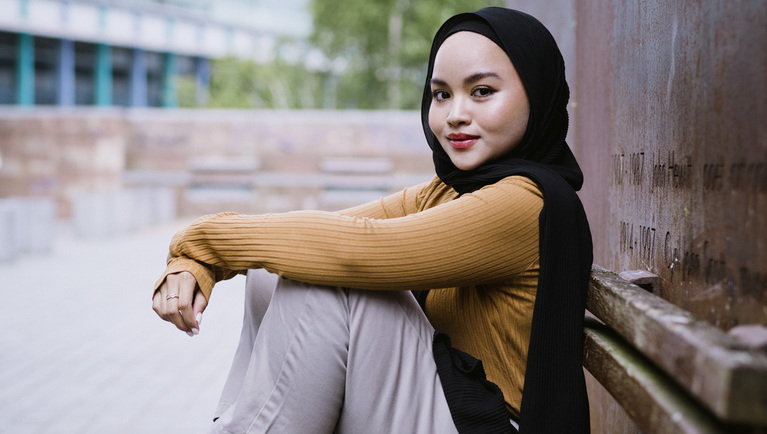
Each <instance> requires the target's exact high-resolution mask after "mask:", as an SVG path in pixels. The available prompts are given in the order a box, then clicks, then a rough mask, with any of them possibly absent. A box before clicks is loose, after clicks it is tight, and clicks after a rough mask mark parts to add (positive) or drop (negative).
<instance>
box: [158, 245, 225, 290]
mask: <svg viewBox="0 0 767 434" xmlns="http://www.w3.org/2000/svg"><path fill="white" fill-rule="evenodd" d="M182 271H188V272H190V273H192V275H193V276H194V279H195V280H196V281H197V285H198V286H199V287H200V291H202V295H203V296H205V300H207V301H210V294H211V292H213V285H215V283H216V271H215V270H214V269H212V268H209V267H207V266H205V265H204V264H201V263H199V262H197V261H195V260H193V259H190V258H187V257H185V256H174V257H171V258H169V259H168V267H167V268H166V269H165V272H164V273H163V275H162V276H161V277H160V279H158V280H157V282H156V283H155V284H154V292H157V290H158V289H159V288H160V286H161V285H162V284H163V282H165V278H166V277H168V275H169V274H174V273H180V272H182ZM220 277H224V276H220ZM219 280H222V279H219ZM154 292H153V293H152V294H154Z"/></svg>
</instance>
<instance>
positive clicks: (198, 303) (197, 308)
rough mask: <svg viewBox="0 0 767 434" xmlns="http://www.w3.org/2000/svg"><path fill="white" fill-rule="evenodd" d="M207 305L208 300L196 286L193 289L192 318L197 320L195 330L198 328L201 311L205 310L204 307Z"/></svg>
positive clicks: (200, 320)
mask: <svg viewBox="0 0 767 434" xmlns="http://www.w3.org/2000/svg"><path fill="white" fill-rule="evenodd" d="M206 307H208V300H206V299H205V296H204V295H202V291H200V288H199V287H198V288H197V289H196V290H195V291H194V307H193V311H194V319H195V320H196V321H197V330H199V329H200V323H201V322H202V313H203V312H204V311H205V308H206Z"/></svg>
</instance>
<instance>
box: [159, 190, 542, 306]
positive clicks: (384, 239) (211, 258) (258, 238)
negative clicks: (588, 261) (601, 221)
mask: <svg viewBox="0 0 767 434" xmlns="http://www.w3.org/2000/svg"><path fill="white" fill-rule="evenodd" d="M432 186H433V184H432ZM428 195H429V193H428V192H427V193H426V194H425V196H428ZM420 201H421V203H420V204H419V206H421V207H422V206H429V204H428V197H422V198H421V199H420ZM416 202H418V199H416ZM541 206H542V199H541V196H540V192H539V191H538V190H537V188H536V187H535V185H534V184H533V183H532V182H530V181H529V180H527V179H526V178H522V177H509V178H506V179H504V180H501V181H499V182H497V183H495V184H492V185H489V186H486V187H484V188H482V189H480V190H478V191H476V192H474V193H471V194H466V195H463V196H461V197H460V198H458V199H455V200H451V201H448V202H446V203H441V204H439V205H436V206H433V207H431V208H429V209H425V210H422V211H419V212H415V213H412V214H409V215H405V216H403V217H396V218H369V217H356V216H349V215H343V214H340V213H330V212H321V211H296V212H289V213H281V214H267V215H258V216H251V215H239V214H234V213H223V214H216V215H210V216H205V217H202V218H200V219H198V220H197V221H195V222H194V223H192V224H191V225H190V226H188V227H186V228H185V229H183V230H182V231H180V232H179V233H178V234H176V236H174V238H173V241H172V243H171V247H170V253H171V256H172V257H186V258H190V259H192V260H194V261H197V262H199V263H204V264H207V265H211V266H214V267H217V268H218V269H222V270H247V269H250V268H265V269H267V270H269V271H271V272H273V273H277V274H279V275H280V276H283V277H286V278H290V279H294V280H299V281H304V282H308V283H312V284H318V285H333V286H347V287H354V288H361V289H373V290H375V289H379V290H413V289H430V288H443V287H455V286H468V285H476V284H491V283H499V282H503V281H506V280H508V279H511V278H513V277H514V276H515V275H516V274H518V273H520V272H522V271H524V270H525V269H526V268H527V267H528V266H529V265H530V263H531V262H532V261H534V260H535V259H536V257H537V254H538V237H537V234H538V215H539V213H540V210H541ZM216 274H218V275H220V276H225V275H226V274H227V273H216ZM198 284H199V285H200V287H201V289H202V291H203V293H204V294H206V297H207V296H208V295H209V294H210V291H211V288H210V287H208V285H209V283H208V281H205V282H202V281H199V280H198Z"/></svg>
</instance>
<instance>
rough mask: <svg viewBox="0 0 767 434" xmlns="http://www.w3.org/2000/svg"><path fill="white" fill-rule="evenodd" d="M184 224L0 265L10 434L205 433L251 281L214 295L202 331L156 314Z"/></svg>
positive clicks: (6, 432) (3, 406) (61, 239)
mask: <svg viewBox="0 0 767 434" xmlns="http://www.w3.org/2000/svg"><path fill="white" fill-rule="evenodd" d="M181 224H182V223H175V224H170V225H163V226H159V227H154V228H149V229H144V230H142V231H140V232H135V233H131V234H127V235H121V236H119V237H115V238H110V239H103V240H78V239H75V238H72V237H69V236H66V235H59V236H58V238H57V243H56V247H55V250H54V252H53V253H51V254H50V255H44V256H25V257H23V258H21V259H20V260H18V261H16V262H15V263H12V264H0V433H2V434H32V433H34V434H38V433H39V434H43V433H62V434H71V433H78V434H79V433H99V434H103V433H115V434H121V433H140V434H153V433H158V434H160V433H162V434H172V433H200V432H205V431H206V429H207V427H208V426H209V425H210V420H211V414H212V412H213V409H214V407H215V405H216V403H217V401H218V396H219V393H220V391H221V388H222V386H223V383H224V380H225V378H226V375H227V373H228V369H229V363H230V361H231V357H232V355H233V353H234V349H235V347H236V345H237V341H238V339H239V329H240V325H241V318H242V293H243V288H244V285H245V279H244V277H242V276H238V277H237V278H235V279H233V280H231V281H227V282H222V283H220V284H219V285H217V286H216V289H215V290H214V294H213V299H212V301H211V305H210V306H209V307H208V309H207V311H206V312H205V314H204V315H203V321H202V327H201V330H200V335H198V336H196V337H194V338H189V337H188V336H187V335H186V334H184V333H183V332H180V331H177V330H176V329H175V327H173V326H172V325H170V324H169V323H166V322H164V321H162V320H160V319H159V318H158V317H157V316H156V315H155V314H154V312H153V311H152V309H151V300H150V298H151V294H150V293H151V288H152V285H153V283H154V281H155V279H156V278H157V277H158V276H159V274H160V273H161V271H162V269H163V265H164V260H165V255H166V252H167V245H168V242H169V240H170V237H171V236H172V234H173V233H174V232H175V230H176V229H178V228H180V227H181Z"/></svg>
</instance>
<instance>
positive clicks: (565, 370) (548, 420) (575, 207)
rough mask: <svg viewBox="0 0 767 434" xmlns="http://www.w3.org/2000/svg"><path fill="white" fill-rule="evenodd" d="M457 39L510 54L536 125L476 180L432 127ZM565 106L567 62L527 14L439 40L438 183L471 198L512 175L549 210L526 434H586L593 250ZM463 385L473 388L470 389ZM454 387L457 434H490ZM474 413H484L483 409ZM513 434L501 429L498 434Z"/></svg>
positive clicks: (454, 25) (457, 23) (466, 26)
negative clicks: (442, 65) (447, 44)
mask: <svg viewBox="0 0 767 434" xmlns="http://www.w3.org/2000/svg"><path fill="white" fill-rule="evenodd" d="M461 31H470V32H475V33H479V34H481V35H484V36H486V37H487V38H489V39H490V40H492V41H493V42H495V43H496V44H497V45H498V46H500V47H501V48H502V49H503V50H504V51H505V52H506V54H507V55H508V56H509V58H510V59H511V62H512V64H513V65H514V67H515V69H516V70H517V73H518V74H519V77H520V79H521V81H522V83H523V85H524V87H525V91H526V93H527V96H528V99H529V103H530V117H529V119H528V124H527V129H526V131H525V134H524V136H523V138H522V140H521V141H520V143H519V144H518V145H517V146H516V147H515V148H514V149H512V151H510V152H509V153H508V154H506V155H504V156H502V157H500V158H498V159H495V160H493V161H490V162H487V163H485V164H483V165H481V166H479V167H478V168H476V169H474V170H470V171H462V170H460V169H458V168H456V167H455V165H453V163H452V162H451V161H450V158H449V157H448V155H447V154H446V153H445V151H444V150H443V149H442V147H441V145H440V143H439V141H438V140H437V138H436V137H435V136H434V134H433V133H432V132H431V129H430V128H429V123H428V119H429V107H430V104H431V99H432V95H431V86H430V80H431V77H432V73H433V68H434V58H435V56H436V53H437V50H438V49H439V47H440V46H441V45H442V43H443V42H444V41H445V39H447V38H448V37H449V36H450V35H452V34H454V33H457V32H461ZM568 99H569V89H568V86H567V82H566V80H565V67H564V61H563V59H562V55H561V53H560V52H559V49H558V47H557V45H556V42H555V41H554V38H553V37H552V36H551V34H550V33H549V32H548V30H546V28H545V27H544V26H543V25H542V24H541V23H540V22H539V21H538V20H536V19H535V18H533V17H531V16H530V15H527V14H525V13H522V12H519V11H514V10H511V9H504V8H486V9H481V10H479V11H477V12H474V13H465V14H460V15H456V16H454V17H452V18H450V19H449V20H448V21H447V22H445V24H443V25H442V27H441V28H440V29H439V31H438V32H437V34H436V36H435V38H434V42H433V44H432V49H431V55H430V57H429V69H428V73H427V80H426V85H425V89H424V95H423V101H422V107H421V122H422V124H423V129H424V133H425V134H426V139H427V141H428V143H429V146H430V147H431V149H432V152H433V159H434V165H435V169H436V172H437V176H438V177H439V178H440V179H441V180H442V181H443V182H444V183H445V184H447V185H449V186H451V187H452V188H454V189H455V190H456V191H457V192H458V193H459V194H467V193H471V192H473V191H475V190H478V189H480V188H482V187H483V186H485V185H489V184H493V183H495V182H497V181H499V180H501V179H503V178H506V177H508V176H511V175H521V176H525V177H527V178H529V179H531V180H533V181H534V182H535V183H536V184H537V185H538V187H539V188H540V189H541V191H542V193H543V200H544V206H543V209H542V211H541V214H540V217H539V228H540V229H539V231H540V232H539V240H540V241H539V251H540V277H539V280H538V290H537V295H536V301H535V306H534V310H533V319H532V331H531V336H530V345H529V348H528V357H527V368H526V372H525V384H524V390H523V395H522V405H521V410H520V414H521V418H520V432H522V433H563V432H578V433H586V432H589V420H588V401H587V397H586V388H585V380H584V376H583V370H582V367H581V363H582V356H583V354H582V351H583V350H582V346H583V342H582V339H583V315H584V311H585V292H586V286H587V284H588V276H589V271H590V269H591V262H592V245H591V234H590V231H589V226H588V221H587V219H586V215H585V212H584V210H583V207H582V205H581V202H580V200H579V199H578V196H577V195H576V193H575V192H576V191H577V190H579V189H580V188H581V186H582V184H583V174H582V172H581V170H580V167H579V166H578V163H577V162H576V160H575V157H574V156H573V154H572V152H571V150H570V148H569V146H568V145H567V143H566V141H565V136H566V135H567V128H568V115H567V102H568ZM509 224H514V222H509ZM424 299H425V294H420V295H419V301H421V302H422V301H423V300H424ZM447 342H448V343H447V345H445V344H442V343H441V344H439V345H436V341H435V350H434V352H435V359H436V360H437V364H438V367H439V368H438V369H439V370H440V377H441V378H443V376H444V377H445V378H456V377H459V378H460V377H461V375H460V372H458V371H460V370H458V371H456V372H450V373H448V372H444V370H445V369H449V368H448V367H449V366H451V365H450V364H448V363H444V361H445V360H448V359H450V358H452V359H455V358H456V357H455V356H454V355H451V354H449V353H451V352H455V351H457V350H453V349H452V348H450V346H449V340H448V341H447ZM441 361H442V362H441ZM446 366H448V367H446ZM466 378H467V380H466V381H467V382H471V381H472V380H471V379H468V377H466ZM443 383H444V381H443ZM449 383H451V384H443V388H444V389H445V394H446V396H447V398H448V404H449V405H450V407H451V412H452V415H453V420H454V421H455V422H456V426H457V427H458V429H459V432H461V433H468V432H488V431H485V430H484V428H478V426H477V424H476V422H477V421H476V420H472V417H471V415H472V414H488V413H487V412H486V411H485V412H484V413H483V412H481V411H474V410H466V407H467V406H470V404H469V403H467V402H466V401H465V399H462V401H461V403H460V404H458V403H457V402H456V401H455V400H454V399H453V402H452V403H451V396H461V391H462V390H464V389H466V388H471V387H472V386H471V385H470V384H468V383H466V384H461V383H460V381H452V380H451V381H450V382H449ZM478 405H480V406H484V405H487V400H485V401H481V403H480V404H478ZM498 414H500V413H498ZM499 417H500V416H499ZM506 417H507V416H506ZM507 419H508V417H507ZM512 430H513V428H510V429H509V430H505V428H504V431H501V432H513V431H512Z"/></svg>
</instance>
